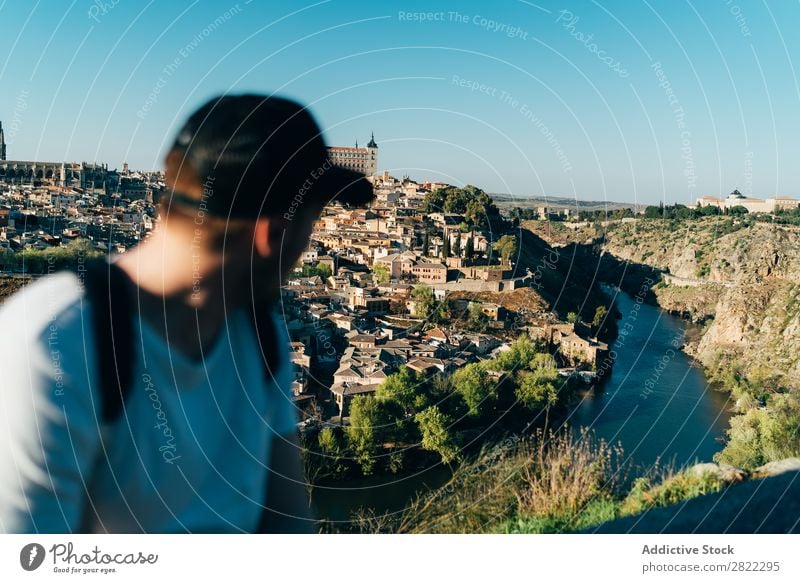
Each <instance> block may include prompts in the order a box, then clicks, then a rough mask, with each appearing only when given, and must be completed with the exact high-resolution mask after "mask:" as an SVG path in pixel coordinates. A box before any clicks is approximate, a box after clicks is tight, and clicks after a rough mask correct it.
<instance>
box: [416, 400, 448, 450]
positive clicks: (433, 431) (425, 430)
mask: <svg viewBox="0 0 800 583" xmlns="http://www.w3.org/2000/svg"><path fill="white" fill-rule="evenodd" d="M415 419H416V421H417V424H418V425H419V430H420V433H421V434H422V448H423V449H427V450H428V451H433V452H436V453H438V454H439V455H440V456H441V457H442V462H444V463H446V464H449V463H450V462H452V461H455V460H457V459H458V457H459V455H458V447H457V446H456V444H455V442H454V440H453V437H452V435H451V434H450V431H449V426H450V420H449V419H448V417H447V416H446V415H445V414H444V413H442V412H441V411H440V410H439V408H438V407H437V406H436V405H433V406H431V407H428V408H427V409H425V410H424V411H422V412H421V413H417V415H416V417H415Z"/></svg>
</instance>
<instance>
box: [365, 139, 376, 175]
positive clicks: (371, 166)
mask: <svg viewBox="0 0 800 583" xmlns="http://www.w3.org/2000/svg"><path fill="white" fill-rule="evenodd" d="M366 170H367V171H366V172H365V174H366V175H367V176H376V175H377V174H378V144H376V143H375V132H373V133H372V136H371V137H370V139H369V142H367V169H366Z"/></svg>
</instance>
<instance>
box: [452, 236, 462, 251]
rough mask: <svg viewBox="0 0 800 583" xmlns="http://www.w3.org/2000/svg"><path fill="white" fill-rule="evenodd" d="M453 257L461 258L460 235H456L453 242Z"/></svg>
mask: <svg viewBox="0 0 800 583" xmlns="http://www.w3.org/2000/svg"><path fill="white" fill-rule="evenodd" d="M453 257H461V233H456V239H455V241H454V242H453Z"/></svg>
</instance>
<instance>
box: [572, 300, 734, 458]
mask: <svg viewBox="0 0 800 583" xmlns="http://www.w3.org/2000/svg"><path fill="white" fill-rule="evenodd" d="M606 291H607V292H608V293H610V294H611V295H614V296H616V306H617V309H618V310H619V311H620V313H621V314H622V319H621V320H619V322H618V326H619V332H620V333H619V336H618V338H617V340H616V342H614V343H612V344H611V346H610V347H609V348H610V350H611V351H612V352H611V355H612V357H613V363H614V364H613V367H612V368H611V369H610V371H609V372H608V373H607V376H608V378H607V379H606V380H605V382H604V383H603V385H601V387H600V388H599V389H598V390H595V391H591V392H589V393H587V394H586V395H585V396H584V398H583V400H582V401H581V402H580V404H579V405H578V406H577V407H576V408H575V409H574V411H573V412H572V414H571V415H570V417H569V423H570V425H572V426H574V427H578V426H583V427H588V428H590V429H591V430H593V431H594V432H595V433H596V435H597V436H598V437H601V438H603V439H605V440H606V441H609V442H614V443H616V442H620V443H621V444H622V447H623V449H624V451H625V454H626V456H630V457H631V459H632V461H633V462H634V463H635V464H636V465H638V466H640V467H649V466H652V465H653V464H654V463H655V462H656V461H659V460H660V461H661V463H662V464H672V465H674V466H675V467H683V466H686V465H688V464H691V463H693V462H695V461H697V460H699V461H711V459H712V457H713V455H714V454H715V453H716V452H718V451H720V450H721V449H722V445H723V444H722V438H723V436H724V435H725V430H726V429H727V428H728V420H729V418H730V413H729V409H730V403H729V394H728V393H723V392H720V391H718V390H716V389H715V387H714V386H713V385H711V384H710V383H709V382H708V380H707V379H706V377H705V375H704V374H703V371H702V369H701V368H700V367H699V366H697V365H696V364H695V363H694V362H693V359H692V358H691V357H690V356H688V355H687V354H685V353H684V352H682V351H681V350H680V347H681V346H682V345H683V344H684V341H685V337H686V335H687V334H688V333H691V332H692V330H691V328H690V326H691V325H690V324H688V323H687V322H685V321H684V320H682V319H680V318H678V317H675V316H672V315H670V314H668V313H667V312H665V311H664V310H662V309H660V308H658V307H655V306H651V305H648V304H646V303H644V302H643V301H641V298H637V297H632V296H630V295H628V294H626V293H624V292H619V291H618V290H615V289H612V288H606ZM637 299H638V300H639V301H637Z"/></svg>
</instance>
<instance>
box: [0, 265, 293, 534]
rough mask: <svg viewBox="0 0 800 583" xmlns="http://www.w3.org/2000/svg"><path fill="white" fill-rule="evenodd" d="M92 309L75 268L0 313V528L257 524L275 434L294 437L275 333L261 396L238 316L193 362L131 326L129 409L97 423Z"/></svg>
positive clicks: (147, 330)
mask: <svg viewBox="0 0 800 583" xmlns="http://www.w3.org/2000/svg"><path fill="white" fill-rule="evenodd" d="M90 310H91V307H90V306H89V305H88V302H87V301H86V300H85V298H84V294H83V288H82V287H81V285H80V281H79V279H78V278H77V277H76V276H75V275H73V274H71V273H58V274H54V275H50V276H47V277H43V278H42V279H40V280H39V281H37V282H35V283H32V284H31V285H29V286H28V287H27V288H26V289H25V290H23V291H22V292H20V293H17V294H16V295H15V296H13V297H11V298H9V299H8V300H6V303H5V304H4V305H3V306H2V307H0V532H7V533H27V532H40V533H45V532H72V531H77V530H78V529H79V528H81V526H82V525H86V524H91V527H90V528H91V529H92V530H93V531H94V532H252V531H254V530H255V529H256V527H257V524H258V520H259V517H260V515H261V512H262V504H263V503H264V494H265V492H266V481H267V478H268V475H269V471H268V467H269V460H270V447H271V443H272V440H273V439H283V438H284V436H287V435H289V434H290V433H291V432H293V431H295V422H296V411H295V407H294V404H293V402H292V398H291V392H290V386H291V371H290V367H289V365H288V337H287V336H286V332H285V327H284V326H281V325H279V324H278V320H277V319H276V326H275V329H276V330H277V331H278V342H277V343H276V345H277V346H278V350H279V352H280V354H279V355H278V360H277V362H279V363H281V365H280V366H279V367H278V372H277V375H276V376H277V378H276V379H275V380H274V382H276V383H277V388H278V390H277V391H275V390H271V391H270V390H268V387H267V381H266V377H265V374H264V365H263V363H262V357H261V354H260V351H259V349H258V346H257V343H256V333H255V330H254V329H253V326H252V323H251V319H250V317H249V315H248V314H247V313H246V312H245V311H244V310H239V311H237V312H235V313H234V314H233V315H231V316H230V317H229V318H228V320H227V322H226V326H225V327H224V330H223V332H222V333H221V334H220V335H219V337H218V338H217V340H216V341H215V344H214V345H213V346H212V347H210V348H209V349H208V350H206V351H205V354H204V358H203V360H202V362H200V363H196V362H192V361H190V360H188V359H187V358H186V357H185V356H184V355H182V354H181V353H179V352H177V351H175V350H172V349H170V345H169V342H168V341H167V340H166V339H164V337H163V336H161V335H159V334H158V333H157V332H156V331H155V330H153V329H152V328H151V327H150V326H149V325H148V324H147V323H146V322H144V321H140V320H139V319H137V320H135V321H134V323H133V339H132V340H133V341H132V342H131V346H132V351H133V355H132V356H133V357H134V358H135V359H136V362H135V364H134V366H133V370H134V373H133V375H132V380H131V383H132V385H131V386H130V391H129V392H128V394H127V396H126V400H125V412H124V413H123V415H122V416H121V418H120V419H119V420H118V421H117V422H116V423H114V424H112V425H111V426H108V427H106V426H104V424H103V421H102V414H101V410H102V409H101V407H102V401H101V399H100V387H99V386H98V383H97V372H96V370H97V363H96V351H95V347H94V338H93V334H92V330H93V328H92V320H91V314H90ZM170 333H172V332H171V331H170ZM179 333H185V334H192V333H196V332H195V331H194V330H185V331H180V332H179ZM84 347H85V348H84ZM272 388H273V389H274V388H275V387H272ZM101 435H102V436H105V437H104V438H101ZM87 501H89V506H88V507H87V506H86V504H87ZM87 512H88V514H86V513H87ZM86 516H89V517H90V518H89V520H88V522H87V521H86Z"/></svg>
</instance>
